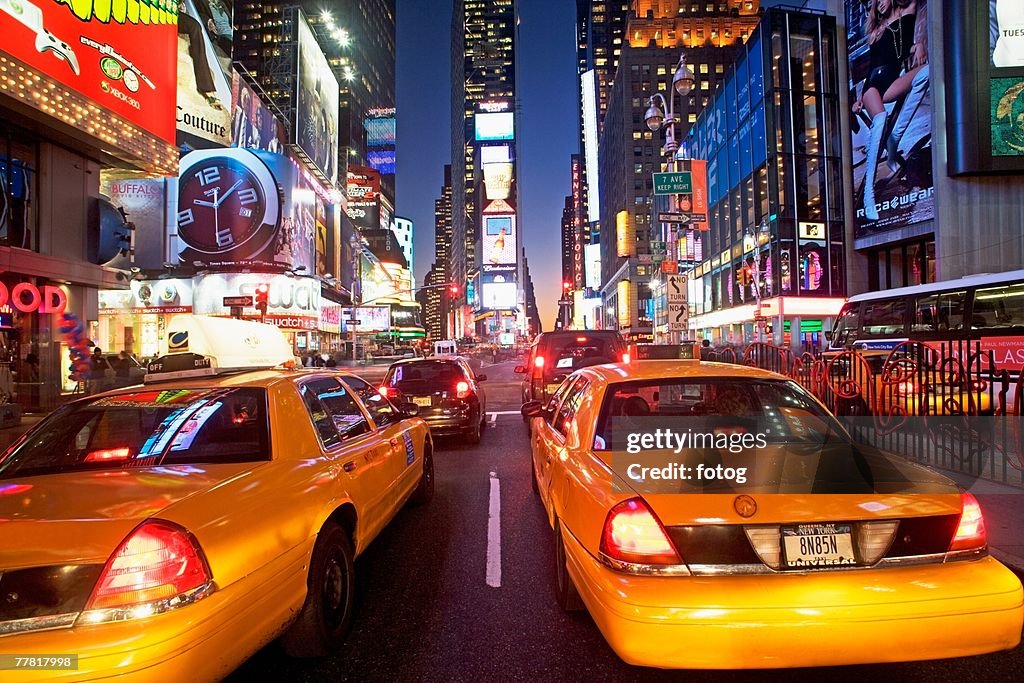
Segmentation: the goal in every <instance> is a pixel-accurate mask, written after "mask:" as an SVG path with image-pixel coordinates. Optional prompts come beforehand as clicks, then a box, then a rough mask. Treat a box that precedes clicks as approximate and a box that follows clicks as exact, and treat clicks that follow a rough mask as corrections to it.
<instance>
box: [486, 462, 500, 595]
mask: <svg viewBox="0 0 1024 683" xmlns="http://www.w3.org/2000/svg"><path fill="white" fill-rule="evenodd" d="M487 585H488V586H491V587H492V588H501V483H500V482H499V481H498V475H497V474H495V473H494V472H491V497H490V503H489V505H488V509H487Z"/></svg>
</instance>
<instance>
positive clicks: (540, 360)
mask: <svg viewBox="0 0 1024 683" xmlns="http://www.w3.org/2000/svg"><path fill="white" fill-rule="evenodd" d="M533 366H534V367H537V368H542V367H544V356H537V357H536V358H534V359H533Z"/></svg>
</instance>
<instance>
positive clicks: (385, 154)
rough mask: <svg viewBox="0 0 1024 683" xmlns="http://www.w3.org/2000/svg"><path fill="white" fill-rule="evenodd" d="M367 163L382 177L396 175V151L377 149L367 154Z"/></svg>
mask: <svg viewBox="0 0 1024 683" xmlns="http://www.w3.org/2000/svg"><path fill="white" fill-rule="evenodd" d="M366 163H368V164H370V167H371V168H372V169H373V170H375V171H377V172H378V173H380V174H381V175H394V174H395V168H396V165H395V150H393V149H377V150H370V151H368V152H367V153H366Z"/></svg>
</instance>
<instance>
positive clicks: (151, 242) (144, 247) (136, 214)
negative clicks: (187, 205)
mask: <svg viewBox="0 0 1024 683" xmlns="http://www.w3.org/2000/svg"><path fill="white" fill-rule="evenodd" d="M100 192H101V193H102V194H105V195H106V196H107V197H109V198H110V203H111V204H113V205H114V206H116V207H118V208H120V209H122V210H123V211H124V213H125V215H126V216H127V219H128V220H129V221H130V222H132V223H134V224H135V231H134V232H133V233H132V250H133V252H134V253H133V258H132V259H131V260H130V261H129V260H128V259H127V258H125V264H124V267H125V268H127V267H130V266H133V265H134V266H138V267H140V268H160V267H162V266H163V264H164V262H165V261H166V260H167V259H166V258H165V256H164V251H165V243H166V235H167V227H168V226H167V217H168V213H169V211H171V212H173V211H174V206H171V207H168V206H167V203H168V199H167V180H166V179H164V178H118V177H117V176H116V175H115V172H113V171H110V170H101V171H100ZM172 204H173V198H172ZM121 232H123V231H121Z"/></svg>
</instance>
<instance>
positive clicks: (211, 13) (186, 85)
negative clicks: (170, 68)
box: [127, 0, 234, 148]
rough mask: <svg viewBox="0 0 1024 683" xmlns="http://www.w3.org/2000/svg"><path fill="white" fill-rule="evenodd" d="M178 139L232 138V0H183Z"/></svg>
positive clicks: (223, 141) (226, 141) (225, 141)
mask: <svg viewBox="0 0 1024 683" xmlns="http://www.w3.org/2000/svg"><path fill="white" fill-rule="evenodd" d="M127 1H128V2H129V3H131V0H127ZM176 4H177V5H178V7H179V8H180V9H179V15H178V36H179V40H178V41H177V44H178V107H177V117H176V120H177V124H178V144H179V145H182V144H188V145H189V146H190V147H193V148H195V147H200V148H202V147H227V146H228V145H230V144H231V88H232V70H231V54H232V53H231V41H232V39H233V36H234V29H233V28H232V6H231V2H229V0H179V2H177V3H176Z"/></svg>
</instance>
